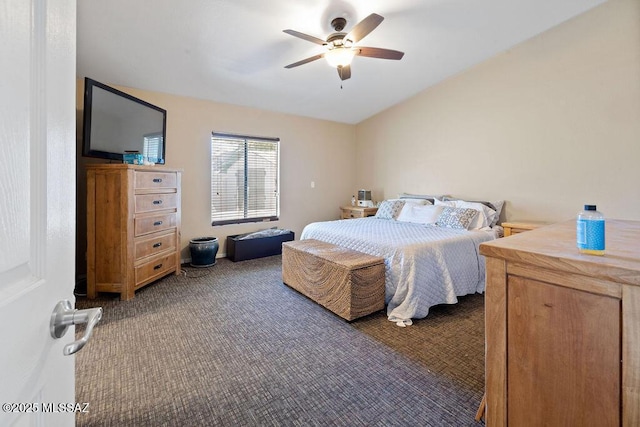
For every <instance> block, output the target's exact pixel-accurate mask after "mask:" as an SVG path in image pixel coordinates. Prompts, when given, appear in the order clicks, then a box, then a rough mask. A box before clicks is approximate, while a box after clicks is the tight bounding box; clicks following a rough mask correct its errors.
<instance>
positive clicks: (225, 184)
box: [211, 132, 280, 225]
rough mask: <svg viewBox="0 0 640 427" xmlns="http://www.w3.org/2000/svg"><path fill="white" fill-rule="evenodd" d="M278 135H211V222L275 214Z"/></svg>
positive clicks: (270, 217)
mask: <svg viewBox="0 0 640 427" xmlns="http://www.w3.org/2000/svg"><path fill="white" fill-rule="evenodd" d="M279 142H280V140H279V139H278V138H262V137H249V136H242V135H230V134H221V133H215V132H214V133H212V135H211V225H222V224H234V223H241V222H256V221H273V220H277V219H278V216H279V196H280V195H279V186H278V178H279V177H278V166H279V165H278V163H279V152H278V150H279Z"/></svg>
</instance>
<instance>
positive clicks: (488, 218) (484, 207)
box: [436, 198, 504, 230]
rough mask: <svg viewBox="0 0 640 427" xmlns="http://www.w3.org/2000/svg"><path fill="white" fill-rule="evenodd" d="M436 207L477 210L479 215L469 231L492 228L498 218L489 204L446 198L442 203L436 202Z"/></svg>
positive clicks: (440, 201)
mask: <svg viewBox="0 0 640 427" xmlns="http://www.w3.org/2000/svg"><path fill="white" fill-rule="evenodd" d="M503 203H504V202H503ZM436 205H443V206H450V207H456V208H467V209H475V210H477V211H478V212H479V214H478V216H476V218H475V219H474V221H473V222H472V223H471V224H470V225H469V228H468V229H469V230H479V229H481V228H486V227H492V226H493V225H495V224H496V223H497V222H498V219H499V216H500V215H499V214H498V212H496V210H495V209H493V208H491V207H490V206H488V205H491V206H494V205H493V204H491V203H489V202H469V201H466V200H460V199H451V198H447V200H444V201H443V200H436Z"/></svg>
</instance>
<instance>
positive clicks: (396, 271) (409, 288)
mask: <svg viewBox="0 0 640 427" xmlns="http://www.w3.org/2000/svg"><path fill="white" fill-rule="evenodd" d="M388 202H389V203H391V204H395V206H394V207H393V208H391V209H389V205H388ZM419 203H420V202H413V201H411V202H407V201H397V200H390V201H385V202H383V204H382V205H381V207H380V209H379V210H378V214H380V215H378V214H376V216H374V217H368V218H357V219H344V220H336V221H324V222H315V223H311V224H308V225H307V226H306V227H305V228H304V230H303V231H302V234H301V237H300V238H301V239H317V240H321V241H325V242H328V243H333V244H335V245H338V246H343V247H346V248H349V249H353V250H356V251H360V252H363V253H367V254H370V255H375V256H380V257H382V258H384V262H385V303H386V305H387V316H388V318H389V320H391V321H393V322H396V323H397V324H398V325H399V326H407V325H410V324H411V323H412V321H411V319H420V318H424V317H426V316H427V315H428V313H429V309H430V308H431V307H433V306H434V305H438V304H455V303H457V302H458V299H457V297H458V296H463V295H468V294H473V293H477V292H479V293H482V292H484V285H485V263H484V257H482V256H481V255H480V254H479V250H478V247H479V245H480V243H482V242H486V241H489V240H493V239H495V238H497V237H498V236H499V226H497V227H495V223H496V222H497V217H498V216H499V212H498V213H495V211H494V213H495V218H494V217H493V216H492V217H491V218H487V217H486V215H483V214H481V213H480V212H479V211H474V212H476V214H477V215H476V216H475V217H474V218H475V219H473V218H472V219H470V220H469V221H468V222H469V223H471V222H473V223H474V225H471V226H470V224H466V226H463V227H450V226H446V225H445V224H446V221H444V220H443V218H444V213H448V214H450V213H451V212H452V211H454V212H455V213H456V214H457V215H458V219H459V217H460V215H461V214H460V212H461V211H466V213H467V216H471V215H473V213H471V212H469V211H470V210H473V209H470V208H469V207H467V208H464V207H456V206H455V202H454V203H453V204H451V202H440V203H439V205H438V206H430V207H417V206H418V205H419ZM422 203H424V202H422ZM436 203H438V201H436ZM465 203H469V202H465ZM447 204H448V206H447ZM458 204H459V205H460V204H461V203H460V202H459V203H458ZM476 207H477V206H476ZM479 209H480V208H479ZM409 210H413V211H416V212H417V211H418V210H421V211H426V210H429V212H430V213H429V214H428V216H429V218H426V217H425V215H424V214H423V215H422V217H421V218H415V217H414V218H412V217H411V216H410V215H409V216H407V215H404V216H403V215H401V214H402V213H404V212H407V211H409ZM485 211H487V210H486V209H485ZM487 212H489V214H490V215H493V214H491V213H490V211H487ZM480 217H484V219H483V220H482V221H481V220H480V219H479V218H480ZM407 219H409V220H407ZM411 219H413V220H411ZM471 227H475V228H472V229H471V230H468V229H467V228H471Z"/></svg>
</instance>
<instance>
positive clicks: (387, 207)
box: [376, 200, 405, 219]
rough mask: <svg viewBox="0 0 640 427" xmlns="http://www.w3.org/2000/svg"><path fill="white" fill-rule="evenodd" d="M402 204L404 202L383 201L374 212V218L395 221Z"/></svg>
mask: <svg viewBox="0 0 640 427" xmlns="http://www.w3.org/2000/svg"><path fill="white" fill-rule="evenodd" d="M404 204H405V201H404V200H385V201H383V202H382V203H380V207H379V208H378V211H377V212H376V218H380V219H396V218H398V215H400V211H401V210H402V207H403V206H404Z"/></svg>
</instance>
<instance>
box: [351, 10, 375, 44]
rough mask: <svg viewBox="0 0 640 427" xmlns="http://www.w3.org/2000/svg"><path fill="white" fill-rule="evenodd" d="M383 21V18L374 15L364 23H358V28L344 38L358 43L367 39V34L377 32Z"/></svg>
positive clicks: (364, 20)
mask: <svg viewBox="0 0 640 427" xmlns="http://www.w3.org/2000/svg"><path fill="white" fill-rule="evenodd" d="M383 20H384V18H383V17H382V16H380V15H378V14H377V13H372V14H371V15H369V16H367V17H366V18H364V19H363V20H362V21H360V22H358V23H357V24H356V26H355V27H353V28H352V29H351V31H349V34H347V35H346V36H344V40H351V41H352V42H353V43H358V42H359V41H360V40H362V39H363V38H365V37H366V36H367V34H369V33H370V32H371V31H373V30H375V29H376V27H377V26H378V25H380V23H381V22H382V21H383Z"/></svg>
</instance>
